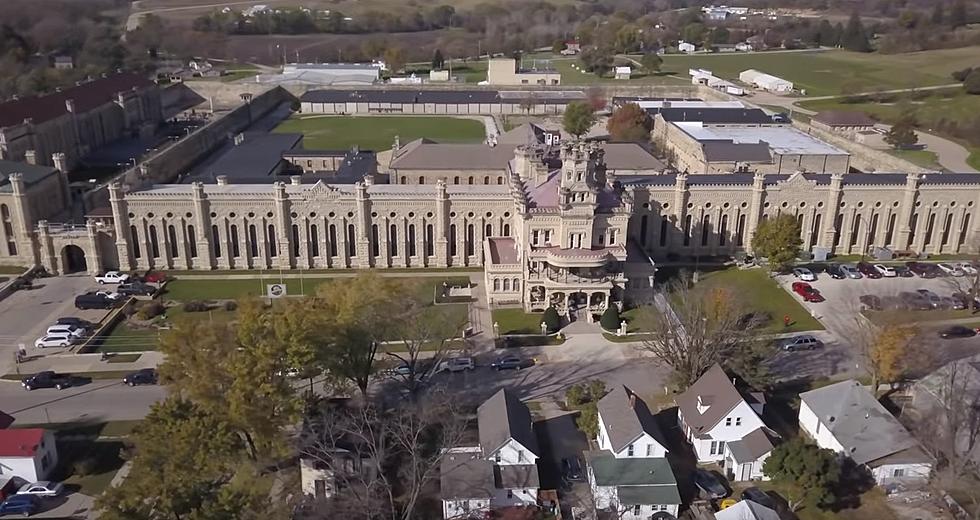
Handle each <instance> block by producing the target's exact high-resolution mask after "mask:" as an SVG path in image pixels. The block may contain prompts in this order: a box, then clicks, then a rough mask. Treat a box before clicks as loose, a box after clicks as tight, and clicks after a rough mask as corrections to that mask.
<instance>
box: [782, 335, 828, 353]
mask: <svg viewBox="0 0 980 520" xmlns="http://www.w3.org/2000/svg"><path fill="white" fill-rule="evenodd" d="M820 347H823V342H822V341H820V340H819V339H817V338H815V337H813V336H810V335H809V334H804V335H802V336H794V337H792V338H786V339H784V340H782V341H780V342H779V348H781V349H783V350H785V351H786V352H796V351H797V350H814V349H818V348H820Z"/></svg>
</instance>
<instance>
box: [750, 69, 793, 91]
mask: <svg viewBox="0 0 980 520" xmlns="http://www.w3.org/2000/svg"><path fill="white" fill-rule="evenodd" d="M738 79H739V81H741V82H743V83H747V84H749V85H752V86H754V87H756V88H760V89H762V90H766V91H769V92H792V91H793V82H791V81H786V80H785V79H783V78H779V77H776V76H773V75H771V74H766V73H765V72H760V71H758V70H755V69H749V70H743V71H742V72H741V73H739V75H738Z"/></svg>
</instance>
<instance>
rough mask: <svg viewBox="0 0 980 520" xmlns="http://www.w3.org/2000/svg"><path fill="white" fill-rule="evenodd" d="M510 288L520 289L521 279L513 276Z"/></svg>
mask: <svg viewBox="0 0 980 520" xmlns="http://www.w3.org/2000/svg"><path fill="white" fill-rule="evenodd" d="M510 288H511V289H513V290H514V291H520V290H521V279H520V278H514V284H513V285H511V286H510Z"/></svg>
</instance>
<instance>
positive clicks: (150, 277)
mask: <svg viewBox="0 0 980 520" xmlns="http://www.w3.org/2000/svg"><path fill="white" fill-rule="evenodd" d="M166 279H167V275H166V274H164V273H162V272H160V271H147V272H146V274H145V275H143V281H144V282H146V283H163V282H164V280H166Z"/></svg>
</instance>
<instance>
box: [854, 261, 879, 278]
mask: <svg viewBox="0 0 980 520" xmlns="http://www.w3.org/2000/svg"><path fill="white" fill-rule="evenodd" d="M857 270H858V271H859V272H860V273H861V274H863V275H864V276H866V277H868V278H871V279H872V280H877V279H878V278H881V273H880V272H878V270H877V269H875V266H873V265H871V264H869V263H867V262H858V264H857Z"/></svg>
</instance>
